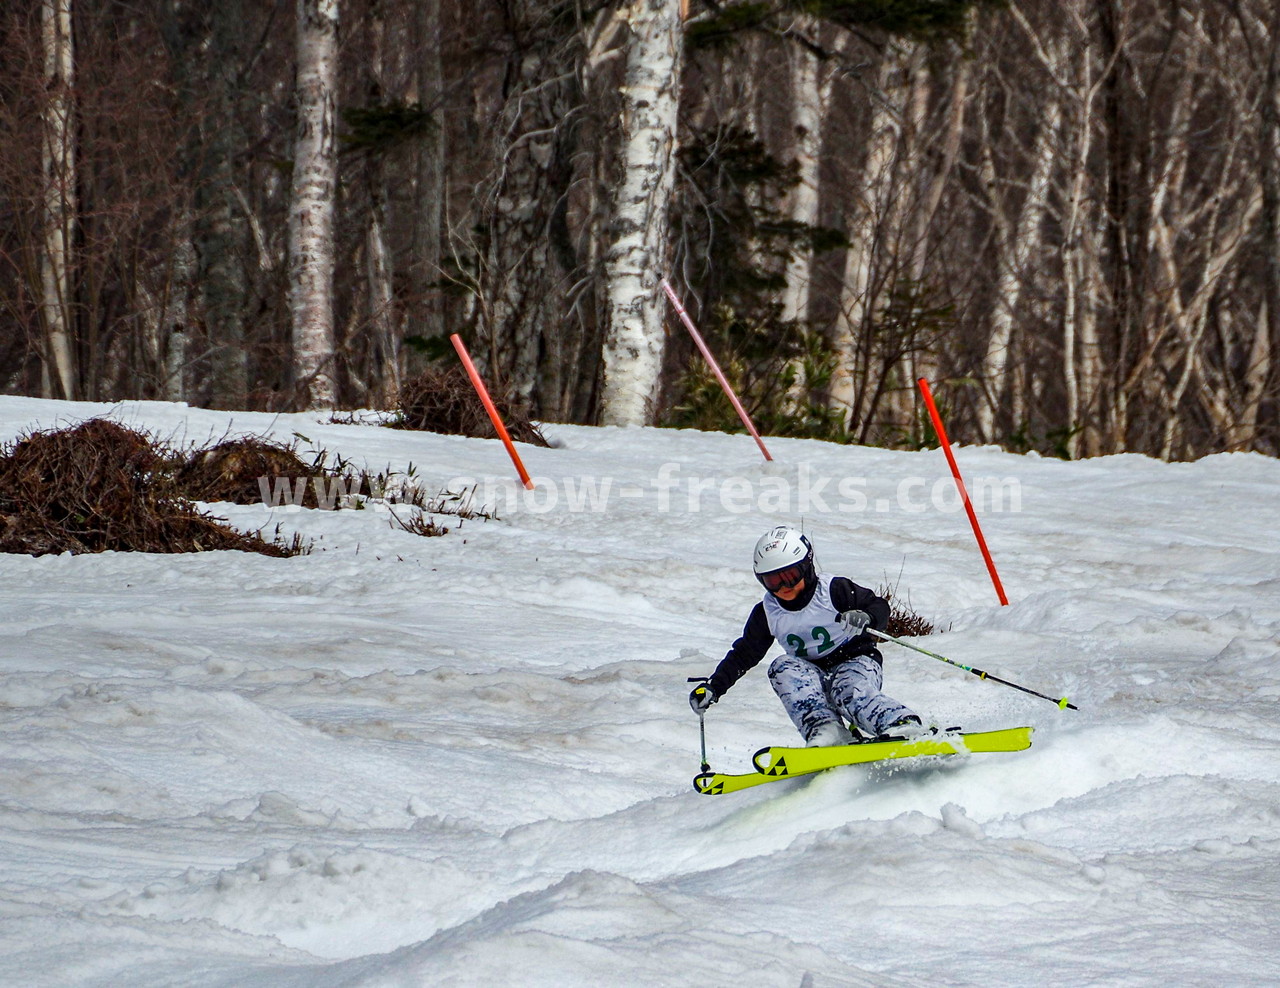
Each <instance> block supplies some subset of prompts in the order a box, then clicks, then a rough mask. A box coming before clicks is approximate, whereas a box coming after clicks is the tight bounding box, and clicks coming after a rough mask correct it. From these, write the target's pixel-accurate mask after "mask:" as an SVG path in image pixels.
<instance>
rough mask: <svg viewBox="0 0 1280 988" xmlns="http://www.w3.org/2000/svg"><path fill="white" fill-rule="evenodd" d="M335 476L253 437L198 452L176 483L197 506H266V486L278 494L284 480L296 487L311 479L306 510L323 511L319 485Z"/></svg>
mask: <svg viewBox="0 0 1280 988" xmlns="http://www.w3.org/2000/svg"><path fill="white" fill-rule="evenodd" d="M332 476H333V472H332V471H329V470H325V469H323V468H322V467H318V466H314V465H313V466H307V464H305V463H304V462H303V461H302V458H301V457H300V456H298V454H297V452H296V451H295V450H294V449H293V448H292V447H290V446H285V445H284V444H282V443H277V442H272V441H271V440H268V439H257V438H253V437H247V438H238V439H227V440H224V441H222V442H220V443H217V444H216V445H213V446H210V447H208V448H207V449H197V450H195V451H194V452H192V453H191V454H190V455H189V456H188V457H187V460H186V462H185V463H183V464H182V465H181V466H180V467H179V468H178V470H177V473H176V475H175V479H176V480H177V483H178V486H179V488H181V490H182V493H183V496H184V497H189V498H191V499H192V500H193V501H231V502H232V503H233V504H261V503H262V502H263V484H264V483H265V484H266V489H267V490H268V491H269V490H272V489H273V485H275V484H276V483H277V482H278V481H280V480H285V481H287V482H289V483H290V484H291V485H292V484H296V482H297V481H298V480H299V479H305V486H304V487H303V488H302V491H303V494H302V500H301V501H300V502H299V503H300V504H301V505H302V506H303V507H305V508H315V507H318V506H319V499H318V496H317V494H316V484H315V480H316V478H317V477H319V478H321V479H322V480H331V479H332Z"/></svg>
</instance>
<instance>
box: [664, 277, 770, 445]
mask: <svg viewBox="0 0 1280 988" xmlns="http://www.w3.org/2000/svg"><path fill="white" fill-rule="evenodd" d="M662 290H663V291H664V292H666V293H667V299H668V300H669V301H670V302H671V306H672V308H674V309H675V310H676V314H677V315H678V316H679V317H680V321H681V322H683V323H684V328H685V329H687V330H688V331H689V335H690V336H692V337H693V342H694V343H696V344H697V346H698V349H699V350H700V351H701V352H702V356H703V357H705V358H706V361H707V363H708V364H710V365H711V373H712V374H714V375H715V376H716V380H717V381H719V382H720V387H721V389H722V390H723V391H724V393H725V396H726V397H727V398H728V399H729V402H730V403H731V404H732V405H733V410H734V411H735V412H737V413H738V418H740V419H742V424H743V425H745V426H746V427H747V431H748V432H749V433H751V437H752V438H753V439H755V441H756V445H757V446H759V447H760V452H761V453H763V454H764V458H765V459H766V460H772V459H773V457H772V456H770V455H769V449H768V447H766V446H765V444H764V440H763V439H761V438H760V433H758V432H757V431H756V427H755V425H753V424H752V422H751V416H750V415H748V414H747V410H746V409H745V408H743V407H742V402H740V401H738V396H737V395H736V394H734V393H733V388H731V387H730V386H729V381H728V379H727V378H726V377H725V376H724V372H723V371H721V370H720V365H719V364H717V363H716V358H715V357H713V356H712V355H711V350H710V348H708V346H707V344H706V342H705V341H704V340H703V339H702V334H701V333H699V332H698V327H697V326H695V325H694V324H693V320H692V319H690V318H689V313H687V312H685V310H684V306H683V305H681V304H680V300H679V299H678V298H676V293H675V292H674V291H673V290H672V288H671V285H670V283H669V282H668V281H667V279H666V278H663V279H662Z"/></svg>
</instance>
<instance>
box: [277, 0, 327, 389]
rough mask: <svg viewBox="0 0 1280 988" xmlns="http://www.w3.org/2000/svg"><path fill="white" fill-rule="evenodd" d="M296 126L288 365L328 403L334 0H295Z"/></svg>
mask: <svg viewBox="0 0 1280 988" xmlns="http://www.w3.org/2000/svg"><path fill="white" fill-rule="evenodd" d="M297 18H298V24H297V31H298V81H297V100H298V131H297V141H296V144H295V147H294V158H293V195H292V202H291V204H290V210H289V252H290V257H289V308H290V312H291V314H292V316H293V368H294V378H295V380H296V382H297V385H298V389H299V396H300V399H301V401H302V403H303V405H304V406H305V407H307V408H332V407H333V406H334V403H335V400H336V397H337V396H336V388H335V384H334V331H333V269H334V242H333V226H334V188H335V185H336V179H337V139H336V124H337V107H336V97H337V84H338V0H298V7H297Z"/></svg>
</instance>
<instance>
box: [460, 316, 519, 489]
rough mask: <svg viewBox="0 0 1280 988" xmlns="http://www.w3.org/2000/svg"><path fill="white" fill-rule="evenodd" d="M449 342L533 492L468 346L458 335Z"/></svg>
mask: <svg viewBox="0 0 1280 988" xmlns="http://www.w3.org/2000/svg"><path fill="white" fill-rule="evenodd" d="M449 342H451V343H452V344H453V348H454V349H455V350H457V351H458V356H459V357H461V358H462V366H463V367H465V368H466V369H467V376H468V377H470V378H471V386H472V387H473V388H475V389H476V394H478V395H479V396H480V400H481V401H482V402H484V410H485V411H486V412H488V413H489V421H490V422H492V423H493V427H494V428H495V429H496V430H497V431H498V438H499V439H501V440H502V444H503V445H504V446H506V447H507V453H508V454H509V455H510V457H511V462H512V463H514V464H515V465H516V473H518V474H520V480H521V481H522V482H523V483H524V486H525V490H530V491H531V490H533V481H532V480H530V479H529V471H527V470H526V469H525V468H524V464H523V463H521V462H520V454H519V453H517V452H516V445H515V443H513V442H512V441H511V435H510V433H508V432H507V427H506V426H505V425H503V424H502V416H501V415H499V414H498V408H497V406H496V405H494V403H493V399H492V398H490V397H489V392H488V390H487V389H486V388H485V386H484V381H482V380H480V374H479V372H478V371H477V370H476V365H475V364H473V363H472V362H471V355H470V354H469V353H467V345H466V344H465V343H463V342H462V337H461V336H459V335H458V334H457V333H454V334H453V335H452V336H450V337H449Z"/></svg>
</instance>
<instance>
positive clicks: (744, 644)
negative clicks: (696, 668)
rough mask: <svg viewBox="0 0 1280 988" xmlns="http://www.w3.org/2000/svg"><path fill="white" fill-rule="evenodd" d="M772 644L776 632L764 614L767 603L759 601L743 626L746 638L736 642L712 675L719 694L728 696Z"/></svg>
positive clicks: (711, 683) (711, 681)
mask: <svg viewBox="0 0 1280 988" xmlns="http://www.w3.org/2000/svg"><path fill="white" fill-rule="evenodd" d="M772 644H773V635H772V634H770V633H769V619H768V618H766V617H765V616H764V604H756V606H755V607H753V608H752V609H751V616H750V617H749V618H747V623H746V626H745V627H744V628H743V629H742V637H741V638H739V639H738V640H737V641H736V642H734V643H733V646H732V647H731V648H730V649H729V652H728V654H726V655H725V657H724V658H723V659H721V660H720V664H719V665H718V666H716V671H715V672H713V673H712V674H711V679H710V680H709V681H708V685H710V687H711V688H712V689H713V690H715V692H716V696H724V694H725V692H726V691H728V689H729V687H730V686H732V685H733V684H734V683H736V682H737V681H738V680H739V679H741V678H742V677H743V676H745V675H746V674H747V671H748V670H750V669H753V668H754V667H755V666H757V665H759V663H760V660H761V659H763V658H764V657H765V653H766V652H768V651H769V647H770V646H771V645H772Z"/></svg>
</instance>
